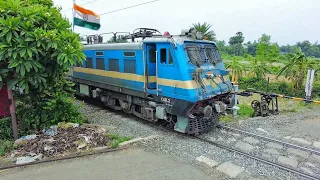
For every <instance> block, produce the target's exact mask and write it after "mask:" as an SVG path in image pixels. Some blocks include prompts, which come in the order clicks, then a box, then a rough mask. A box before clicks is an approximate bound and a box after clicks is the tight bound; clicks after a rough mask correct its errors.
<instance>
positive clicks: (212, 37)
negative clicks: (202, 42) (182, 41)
mask: <svg viewBox="0 0 320 180" xmlns="http://www.w3.org/2000/svg"><path fill="white" fill-rule="evenodd" d="M192 27H193V28H194V29H196V30H197V31H200V32H201V33H202V34H203V36H204V37H207V39H208V40H209V41H216V34H215V32H214V31H213V30H210V28H211V24H209V23H206V22H204V23H203V24H200V23H199V22H198V23H196V24H192Z"/></svg>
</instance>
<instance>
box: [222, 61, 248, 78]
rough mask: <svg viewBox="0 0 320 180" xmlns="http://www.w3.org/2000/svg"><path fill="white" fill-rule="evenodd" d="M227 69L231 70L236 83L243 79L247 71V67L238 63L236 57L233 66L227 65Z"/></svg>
mask: <svg viewBox="0 0 320 180" xmlns="http://www.w3.org/2000/svg"><path fill="white" fill-rule="evenodd" d="M226 68H227V69H229V68H230V69H231V74H232V77H233V78H234V79H233V80H235V81H237V80H238V79H239V78H241V77H242V75H243V72H244V71H245V67H244V66H243V65H242V64H241V63H239V61H237V59H236V57H233V60H232V62H231V64H229V65H227V66H226Z"/></svg>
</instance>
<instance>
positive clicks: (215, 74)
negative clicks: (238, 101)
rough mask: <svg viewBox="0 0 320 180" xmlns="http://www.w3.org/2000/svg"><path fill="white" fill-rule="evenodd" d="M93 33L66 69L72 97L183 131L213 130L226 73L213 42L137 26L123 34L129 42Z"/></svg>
mask: <svg viewBox="0 0 320 180" xmlns="http://www.w3.org/2000/svg"><path fill="white" fill-rule="evenodd" d="M93 37H94V39H93V40H92V38H88V44H86V45H84V50H83V52H84V53H85V55H86V59H85V60H83V63H82V64H77V65H75V67H72V71H71V72H72V74H71V80H72V81H73V82H74V83H75V89H76V93H77V94H78V95H82V96H88V97H90V98H97V99H99V100H100V101H102V102H103V103H104V104H105V105H106V106H109V107H111V108H114V109H116V110H123V111H124V112H126V113H130V114H134V115H136V116H138V117H139V118H142V119H144V120H148V121H152V122H158V121H164V122H166V124H167V125H168V126H170V127H172V128H173V129H174V130H176V131H179V132H182V133H188V134H198V133H201V132H205V131H208V130H210V129H212V128H214V127H215V126H216V125H217V124H218V122H219V117H220V114H221V113H225V111H226V109H227V105H226V104H227V103H228V102H230V101H229V95H230V92H231V88H232V84H231V82H230V80H229V78H228V73H229V72H228V71H227V70H226V69H225V66H224V63H223V62H222V59H221V56H220V54H219V51H218V49H217V47H216V45H215V43H213V42H211V41H206V40H203V38H202V34H201V33H199V32H196V31H195V30H192V29H191V30H183V31H182V33H181V34H180V35H174V36H172V35H169V34H166V35H161V34H159V31H157V30H155V29H149V28H139V29H137V31H134V33H133V34H129V35H127V36H125V38H126V39H131V40H132V42H130V43H102V38H101V36H93ZM137 38H142V40H141V41H140V42H135V40H136V39H137ZM91 40H92V41H91Z"/></svg>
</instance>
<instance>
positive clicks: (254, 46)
mask: <svg viewBox="0 0 320 180" xmlns="http://www.w3.org/2000/svg"><path fill="white" fill-rule="evenodd" d="M244 45H245V46H246V48H247V50H248V54H250V55H251V56H256V50H257V46H258V43H257V41H253V43H251V41H248V42H247V43H245V44H244Z"/></svg>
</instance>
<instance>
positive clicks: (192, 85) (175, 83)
mask: <svg viewBox="0 0 320 180" xmlns="http://www.w3.org/2000/svg"><path fill="white" fill-rule="evenodd" d="M74 72H81V73H87V74H94V75H98V76H105V77H111V78H117V79H124V80H130V81H138V82H144V80H145V77H144V76H143V75H137V74H131V73H121V72H114V71H105V70H99V69H89V68H81V67H74ZM223 78H225V76H224V77H223ZM148 80H149V82H150V83H154V82H158V84H159V85H163V86H171V87H176V88H181V89H197V88H199V85H198V83H196V82H195V81H194V80H187V81H180V80H172V79H164V78H158V79H157V77H156V76H149V77H148ZM157 80H158V81H157ZM203 81H204V83H205V85H207V86H208V85H211V86H212V87H214V88H216V86H217V85H216V84H215V83H214V82H212V81H211V80H210V79H203ZM214 81H215V82H216V83H221V82H222V81H221V79H220V78H219V77H215V78H214Z"/></svg>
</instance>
